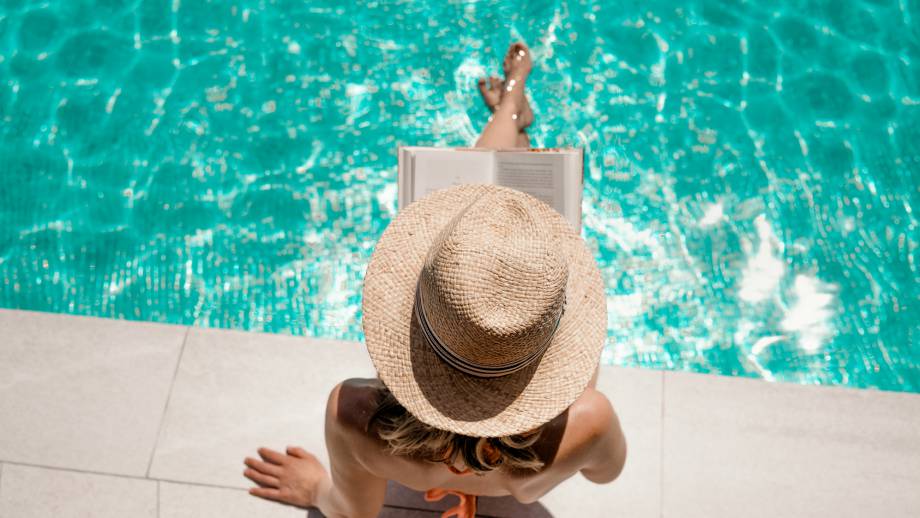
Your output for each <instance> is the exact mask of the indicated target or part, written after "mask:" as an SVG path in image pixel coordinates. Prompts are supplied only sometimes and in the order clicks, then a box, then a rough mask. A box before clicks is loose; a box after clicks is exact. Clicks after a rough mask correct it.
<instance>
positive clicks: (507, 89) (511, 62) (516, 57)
mask: <svg viewBox="0 0 920 518" xmlns="http://www.w3.org/2000/svg"><path fill="white" fill-rule="evenodd" d="M532 67H533V61H532V60H531V58H530V50H529V49H528V48H527V46H526V45H524V44H523V43H514V44H512V45H511V47H510V48H509V49H508V53H507V54H506V56H505V62H504V69H505V82H504V83H501V82H500V81H499V80H498V79H497V78H489V86H490V87H491V89H487V88H486V82H485V80H484V79H482V80H480V81H479V88H480V91H481V92H482V97H483V100H484V101H485V103H486V105H487V106H489V108H490V109H492V110H494V111H493V113H492V116H491V117H489V122H488V124H486V127H485V128H483V130H482V134H481V135H480V136H479V140H477V141H476V147H485V148H493V149H501V148H514V147H530V138H529V137H528V136H527V132H526V131H525V128H526V127H527V126H528V125H530V123H531V122H532V121H533V112H531V110H530V107H529V106H528V105H527V98H526V97H525V95H524V82H525V81H526V79H527V76H528V75H529V74H530V70H531V68H532ZM499 88H500V89H501V91H500V93H498V92H496V90H497V89H499Z"/></svg>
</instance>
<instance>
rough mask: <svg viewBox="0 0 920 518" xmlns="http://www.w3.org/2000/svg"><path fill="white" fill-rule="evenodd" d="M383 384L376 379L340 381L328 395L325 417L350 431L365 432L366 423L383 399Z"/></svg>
mask: <svg viewBox="0 0 920 518" xmlns="http://www.w3.org/2000/svg"><path fill="white" fill-rule="evenodd" d="M384 391H385V388H384V385H383V382H381V381H380V380H379V379H377V378H350V379H347V380H345V381H342V382H341V383H339V384H338V385H336V386H335V388H333V389H332V393H331V394H330V395H329V403H330V405H329V406H328V407H327V413H330V414H331V415H329V416H327V417H329V418H331V420H332V421H333V422H335V423H338V424H339V425H341V426H342V427H343V428H346V429H349V430H350V431H356V432H361V433H362V434H363V433H364V432H365V431H366V430H367V425H368V422H369V421H370V419H371V417H372V416H373V415H374V413H375V412H376V411H377V408H378V407H379V405H380V402H381V400H382V399H383V397H384V393H385V392H384Z"/></svg>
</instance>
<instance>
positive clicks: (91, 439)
mask: <svg viewBox="0 0 920 518" xmlns="http://www.w3.org/2000/svg"><path fill="white" fill-rule="evenodd" d="M185 332H186V329H185V328H183V327H179V326H170V325H162V324H149V323H140V322H125V321H120V320H109V319H101V318H90V317H74V316H68V315H55V314H49V313H36V312H31V311H15V310H0V337H2V338H0V423H3V425H2V426H0V460H6V461H12V462H21V463H24V464H35V465H42V466H52V467H62V468H73V469H81V470H86V471H97V472H105V473H113V474H124V475H136V476H143V475H144V473H145V472H146V470H147V467H148V465H149V462H150V457H151V454H152V452H153V447H154V444H155V442H156V437H157V429H158V428H159V423H160V419H161V418H162V416H163V410H164V408H165V405H166V399H167V396H168V394H169V386H170V383H171V382H172V379H173V376H174V374H175V370H176V365H177V362H178V359H179V353H180V351H181V348H182V340H183V338H184V336H185Z"/></svg>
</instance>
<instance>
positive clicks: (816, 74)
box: [0, 0, 920, 392]
mask: <svg viewBox="0 0 920 518" xmlns="http://www.w3.org/2000/svg"><path fill="white" fill-rule="evenodd" d="M517 38H520V39H523V40H524V41H526V42H527V43H528V44H529V45H531V47H532V49H533V51H534V54H535V56H536V59H537V65H536V67H535V70H534V73H533V76H532V80H531V81H530V83H529V86H530V88H531V94H530V95H531V100H532V104H533V107H534V111H535V113H536V123H535V124H534V126H533V128H532V130H531V134H532V137H533V140H534V142H535V144H538V145H558V144H569V145H579V146H584V147H585V148H586V150H587V170H586V177H587V178H586V190H585V200H584V212H585V216H584V221H585V231H584V234H585V236H586V238H587V240H588V241H589V243H590V244H591V246H592V247H593V248H594V249H595V250H596V256H597V258H598V261H599V262H600V264H601V266H602V268H603V272H604V277H605V280H606V283H607V293H608V300H609V308H610V319H609V338H610V340H609V344H608V346H607V349H606V350H605V353H604V361H605V362H606V363H613V364H619V365H641V366H648V367H653V368H665V369H680V370H692V371H699V372H714V373H724V374H730V375H738V376H755V377H763V378H767V379H776V380H784V381H794V382H801V383H825V384H841V385H849V386H854V387H878V388H882V389H889V390H902V391H910V392H917V391H920V332H918V321H920V309H918V291H917V284H918V264H917V263H918V242H920V239H918V234H920V233H918V221H917V214H916V212H915V211H917V210H918V209H920V204H918V195H920V191H918V183H920V182H918V179H920V143H918V142H920V2H918V1H917V0H901V1H884V0H873V1H845V2H831V1H827V0H824V1H817V0H816V1H793V0H786V1H782V2H768V1H756V2H728V1H725V2H723V1H688V2H674V1H655V0H644V1H642V2H636V1H625V2H602V1H582V2H577V1H571V2H567V1H552V2H529V3H527V4H526V5H525V6H523V7H521V6H519V3H518V2H511V1H505V2H496V3H488V2H475V3H474V2H440V1H437V2H436V1H430V2H414V3H408V2H368V3H364V4H363V5H360V6H350V5H346V3H345V2H339V1H320V2H301V1H267V0H260V1H256V0H240V1H237V2H229V1H227V2H222V1H213V2H206V1H201V0H195V1H193V0H149V1H148V0H134V1H121V0H99V1H95V2H93V1H88V0H80V1H77V0H67V1H64V0H57V1H54V0H52V1H42V2H30V1H22V0H16V1H13V0H0V121H2V126H0V132H2V144H0V306H2V307H7V308H25V309H36V310H42V311H56V312H66V313H75V314H86V315H99V316H108V317H117V318H127V319H141V320H153V321H162V322H175V323H185V324H188V323H195V324H198V325H203V326H220V327H231V328H242V329H255V330H266V331H273V332H280V333H291V334H297V335H313V336H323V337H330V338H344V339H361V327H360V319H361V313H360V295H361V279H362V275H363V272H364V269H365V267H366V264H367V261H368V258H369V256H370V254H371V252H372V249H373V245H374V242H375V240H376V239H377V237H378V236H379V235H380V234H381V232H382V231H383V229H384V228H385V227H386V225H387V223H388V222H389V221H390V219H391V218H392V217H393V213H394V210H395V199H396V186H395V174H396V171H395V162H396V159H395V150H396V146H397V145H398V144H400V143H406V144H425V145H463V144H467V143H470V142H472V141H473V140H474V139H475V136H476V134H477V131H478V130H479V129H480V128H481V126H482V124H483V122H484V121H485V118H486V116H487V112H486V110H485V109H484V108H483V106H481V104H480V101H479V99H478V96H477V94H476V92H475V90H474V81H475V79H476V78H477V77H479V76H481V75H484V74H487V73H496V72H498V65H499V58H500V56H501V54H502V52H503V50H504V49H505V48H506V46H507V45H508V43H509V42H510V41H511V40H512V39H517Z"/></svg>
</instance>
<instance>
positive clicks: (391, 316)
mask: <svg viewBox="0 0 920 518" xmlns="http://www.w3.org/2000/svg"><path fill="white" fill-rule="evenodd" d="M501 189H506V188H505V187H500V186H495V185H461V186H456V187H451V188H448V189H444V190H441V191H437V192H434V193H432V194H430V195H428V196H426V197H425V198H423V199H421V200H419V201H417V202H415V203H413V204H412V205H409V206H408V207H406V208H404V209H403V210H401V211H400V213H399V214H398V215H397V216H396V218H395V219H394V220H393V222H391V223H390V225H389V227H387V229H386V231H384V233H383V236H381V238H380V240H379V241H378V243H377V246H376V248H375V249H374V254H373V256H372V257H371V261H370V264H369V265H368V267H367V273H366V275H365V278H364V293H363V302H362V311H363V326H364V336H365V341H366V343H367V350H368V353H369V354H370V356H371V360H372V361H373V362H374V366H375V367H376V369H377V373H378V375H379V376H380V379H381V380H382V381H383V383H384V384H385V385H386V386H387V388H388V389H389V390H390V391H391V392H392V393H393V395H394V396H395V397H396V399H397V401H399V403H400V404H402V405H403V406H404V407H405V408H406V410H408V411H409V412H410V413H411V414H412V415H414V416H415V417H416V418H418V419H419V420H420V421H422V422H423V423H426V424H428V425H430V426H434V427H436V428H439V429H442V430H449V431H451V432H455V433H458V434H462V435H467V436H473V437H501V436H508V435H514V434H518V433H523V432H526V431H529V430H533V429H535V428H537V427H538V426H540V425H542V424H544V423H546V422H548V421H550V420H551V419H553V418H554V417H556V416H557V415H559V414H560V413H562V412H563V411H564V410H565V409H566V408H568V407H569V406H570V405H571V404H572V403H573V402H574V401H575V400H576V399H577V398H578V396H580V395H581V394H582V392H584V390H585V388H586V387H587V385H588V382H589V381H590V379H591V377H592V376H593V374H594V370H595V368H596V366H597V364H598V361H599V358H600V353H601V350H602V349H603V346H604V342H605V338H606V332H607V309H606V301H605V298H604V285H603V282H602V280H601V274H600V271H599V270H598V268H597V263H596V262H595V261H594V258H593V256H592V255H591V252H590V250H588V248H587V246H586V245H585V243H584V241H583V240H582V239H581V237H580V236H579V235H578V233H577V232H576V231H575V229H573V228H572V227H571V225H569V224H568V222H567V221H566V220H565V219H564V218H563V217H562V215H560V214H559V213H558V212H556V211H555V210H553V209H552V208H550V207H549V206H548V205H546V204H544V203H543V202H539V201H537V203H538V204H539V206H540V209H539V210H540V211H542V213H543V215H544V216H545V218H544V220H545V221H546V222H547V226H548V228H547V230H548V231H549V232H551V233H552V234H554V235H555V236H556V238H557V239H558V242H559V243H560V247H561V252H562V254H563V257H564V258H565V259H566V260H567V262H568V267H569V278H568V285H567V293H566V309H565V312H564V313H563V316H562V319H561V320H560V322H559V328H558V329H557V331H556V334H555V335H554V336H553V340H552V342H551V343H550V345H549V347H548V348H547V350H546V352H545V353H544V354H543V356H542V357H541V358H539V359H538V360H537V361H535V362H534V363H533V364H532V365H530V366H528V367H526V368H524V369H522V370H520V371H517V372H515V373H513V374H509V375H506V376H502V377H497V378H480V377H477V376H472V375H468V374H464V373H463V372H460V371H459V370H457V369H454V368H453V367H451V366H450V365H448V364H446V363H445V362H443V361H441V360H440V359H439V358H438V356H437V355H436V354H435V353H434V351H433V350H432V349H431V348H430V346H429V345H428V343H427V342H426V341H425V339H424V337H423V335H422V333H421V332H420V330H419V328H418V324H417V322H416V320H415V317H414V311H413V304H414V302H415V289H416V285H417V281H418V276H419V273H420V272H421V269H422V265H423V263H424V261H425V257H426V255H427V253H428V249H429V247H430V245H431V243H432V241H434V239H435V237H436V236H437V235H438V233H439V232H440V231H441V230H442V229H443V228H444V226H445V225H446V224H447V223H448V222H449V221H450V220H451V218H453V217H454V215H456V213H457V212H458V211H460V210H462V209H463V208H464V207H466V206H467V205H469V204H470V203H471V202H472V201H473V200H475V199H477V198H479V197H480V196H483V195H486V194H489V193H492V192H495V191H496V190H501ZM535 201H536V200H535Z"/></svg>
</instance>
